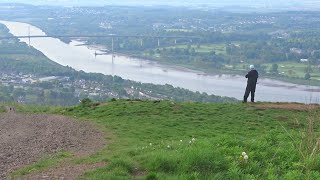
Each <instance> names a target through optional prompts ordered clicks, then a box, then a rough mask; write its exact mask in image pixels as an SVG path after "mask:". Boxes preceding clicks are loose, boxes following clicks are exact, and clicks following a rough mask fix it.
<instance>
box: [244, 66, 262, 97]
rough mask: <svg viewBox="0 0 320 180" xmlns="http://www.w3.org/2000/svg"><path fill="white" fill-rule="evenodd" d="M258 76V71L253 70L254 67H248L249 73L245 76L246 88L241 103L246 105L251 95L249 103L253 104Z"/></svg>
mask: <svg viewBox="0 0 320 180" xmlns="http://www.w3.org/2000/svg"><path fill="white" fill-rule="evenodd" d="M258 77H259V74H258V71H257V70H255V68H254V65H250V71H249V72H248V74H247V75H246V78H247V79H248V81H247V88H246V92H245V93H244V97H243V102H244V103H246V102H247V99H248V97H249V94H250V93H251V102H254V94H255V92H256V85H257V80H258Z"/></svg>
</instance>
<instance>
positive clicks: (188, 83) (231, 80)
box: [0, 21, 320, 103]
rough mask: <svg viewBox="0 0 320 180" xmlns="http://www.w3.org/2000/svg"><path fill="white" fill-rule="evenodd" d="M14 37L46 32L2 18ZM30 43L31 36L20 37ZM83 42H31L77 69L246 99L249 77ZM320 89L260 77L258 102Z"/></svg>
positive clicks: (311, 96)
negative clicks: (97, 47) (105, 50)
mask: <svg viewBox="0 0 320 180" xmlns="http://www.w3.org/2000/svg"><path fill="white" fill-rule="evenodd" d="M0 23H2V24H4V25H6V26H7V28H8V29H9V30H10V33H11V34H13V35H14V36H27V35H28V34H29V32H28V31H29V30H28V29H29V28H30V35H45V32H43V31H42V30H41V29H39V28H37V27H35V26H32V25H30V24H26V23H20V22H8V21H0ZM20 41H22V42H25V43H28V41H29V40H28V39H20ZM82 44H83V43H82V42H80V41H72V42H71V43H70V44H66V43H64V42H62V41H60V40H59V39H56V38H33V39H31V43H30V45H31V46H32V47H34V48H35V49H37V50H39V51H41V52H42V53H43V54H44V55H46V56H47V57H48V58H49V59H51V60H52V61H55V62H57V63H59V64H61V65H64V66H70V67H72V68H74V69H76V70H83V71H85V72H97V73H103V74H106V75H117V76H120V77H122V78H124V79H129V80H134V81H139V82H143V83H154V84H171V85H173V86H175V87H182V88H186V89H189V90H191V91H199V92H206V93H208V94H214V95H220V96H229V97H234V98H237V99H240V100H241V99H242V97H243V94H244V90H245V86H246V79H245V78H244V77H243V76H231V75H208V74H205V73H201V72H197V71H192V70H188V69H184V68H177V67H171V66H166V65H160V64H157V63H155V62H153V61H149V60H142V59H134V58H130V57H126V56H116V57H115V58H114V59H113V60H112V56H111V55H99V56H96V57H95V52H97V53H101V52H100V51H98V50H94V49H93V48H91V47H87V46H85V45H82ZM319 97H320V88H319V87H312V86H302V85H296V84H291V83H285V82H281V81H276V80H271V79H264V78H260V79H259V80H258V85H257V90H256V100H257V101H271V102H301V103H310V102H316V103H318V102H319Z"/></svg>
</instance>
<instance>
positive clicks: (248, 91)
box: [243, 86, 256, 102]
mask: <svg viewBox="0 0 320 180" xmlns="http://www.w3.org/2000/svg"><path fill="white" fill-rule="evenodd" d="M255 92H256V88H255V87H252V86H247V88H246V92H245V93H244V96H243V102H247V99H248V97H249V94H251V102H254V93H255Z"/></svg>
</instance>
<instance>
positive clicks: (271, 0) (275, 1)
mask: <svg viewBox="0 0 320 180" xmlns="http://www.w3.org/2000/svg"><path fill="white" fill-rule="evenodd" d="M0 3H23V4H31V5H55V6H104V5H126V6H152V5H167V6H208V7H232V6H237V7H248V8H268V9H279V8H280V9H304V10H308V9H319V8H320V1H319V0H302V1H301V0H256V1H254V0H239V1H234V0H225V1H223V2H221V1H218V0H213V1H211V2H207V1H205V0H198V1H197V2H194V1H192V0H184V1H182V0H172V1H169V0H162V1H156V0H149V1H141V0H123V1H116V0H97V1H94V2H88V1H85V0H33V1H26V0H13V1H12V0H0Z"/></svg>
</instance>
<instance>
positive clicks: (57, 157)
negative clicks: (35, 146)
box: [10, 152, 72, 179]
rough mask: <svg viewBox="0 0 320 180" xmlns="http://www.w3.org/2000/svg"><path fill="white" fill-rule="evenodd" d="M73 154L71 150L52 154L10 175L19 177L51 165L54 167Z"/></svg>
mask: <svg viewBox="0 0 320 180" xmlns="http://www.w3.org/2000/svg"><path fill="white" fill-rule="evenodd" d="M71 156H72V154H71V153H70V152H60V153H57V154H54V155H50V156H49V157H46V158H44V159H42V160H40V161H38V162H36V163H34V164H31V165H29V166H26V167H24V168H22V169H19V170H17V171H15V172H13V173H12V174H11V175H10V178H11V179H17V178H19V177H22V176H24V175H28V174H31V173H34V172H38V171H41V170H43V169H47V168H49V167H53V166H55V165H57V164H59V162H61V161H62V160H64V159H65V158H68V157H71Z"/></svg>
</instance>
